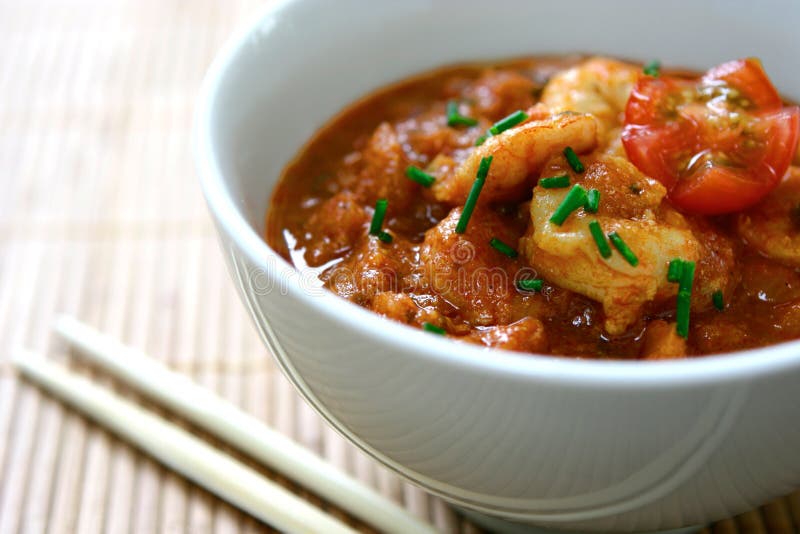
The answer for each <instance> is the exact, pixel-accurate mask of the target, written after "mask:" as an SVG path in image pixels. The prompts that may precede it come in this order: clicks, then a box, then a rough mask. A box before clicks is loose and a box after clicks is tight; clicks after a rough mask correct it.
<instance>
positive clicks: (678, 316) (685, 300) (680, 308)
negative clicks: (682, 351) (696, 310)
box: [675, 289, 692, 338]
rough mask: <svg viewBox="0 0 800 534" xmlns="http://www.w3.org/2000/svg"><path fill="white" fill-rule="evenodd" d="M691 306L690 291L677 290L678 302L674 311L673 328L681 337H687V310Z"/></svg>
mask: <svg viewBox="0 0 800 534" xmlns="http://www.w3.org/2000/svg"><path fill="white" fill-rule="evenodd" d="M691 306H692V292H691V291H686V290H683V289H682V290H680V291H678V304H677V309H676V312H675V322H676V325H675V330H676V332H677V333H678V335H679V336H681V337H682V338H687V337H689V312H690V311H691Z"/></svg>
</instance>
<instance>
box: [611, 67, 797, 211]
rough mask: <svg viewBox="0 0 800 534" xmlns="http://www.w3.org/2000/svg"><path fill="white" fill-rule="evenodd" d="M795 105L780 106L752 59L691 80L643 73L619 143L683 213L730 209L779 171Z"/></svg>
mask: <svg viewBox="0 0 800 534" xmlns="http://www.w3.org/2000/svg"><path fill="white" fill-rule="evenodd" d="M799 129H800V109H799V108H797V107H783V104H782V102H781V99H780V96H779V95H778V93H777V91H776V90H775V88H774V87H773V86H772V83H770V81H769V79H768V78H767V76H766V74H765V73H764V70H763V69H762V68H761V64H760V63H759V62H758V61H757V60H755V59H743V60H738V61H731V62H728V63H724V64H722V65H719V66H717V67H714V68H713V69H711V70H709V71H708V72H707V73H706V74H705V75H704V76H703V77H702V78H701V79H700V80H699V81H689V80H683V79H678V78H670V77H667V76H662V77H659V78H653V77H651V76H643V77H642V78H640V79H639V81H638V82H637V84H636V85H635V86H634V88H633V90H632V91H631V96H630V98H629V100H628V104H627V107H626V109H625V127H624V129H623V132H622V143H623V145H624V146H625V151H626V152H627V154H628V158H630V160H631V161H632V162H633V164H634V165H636V166H637V167H638V168H639V169H640V170H641V171H642V172H644V173H645V174H647V175H650V176H652V177H653V178H655V179H657V180H659V181H660V182H661V183H663V184H664V185H665V186H666V187H667V189H668V191H669V198H670V200H671V201H672V203H673V204H674V205H675V206H676V207H678V208H679V209H681V210H683V211H685V212H689V213H699V214H718V213H729V212H733V211H738V210H741V209H743V208H746V207H748V206H751V205H753V204H755V203H756V202H758V201H759V200H761V199H762V198H763V197H764V196H765V195H766V194H767V193H769V192H770V191H771V190H772V189H774V188H775V187H776V186H777V185H778V183H779V182H780V180H781V178H782V177H783V176H784V175H785V174H786V171H787V170H788V168H789V165H790V163H791V161H792V157H793V155H794V152H795V150H796V147H797V137H798V130H799Z"/></svg>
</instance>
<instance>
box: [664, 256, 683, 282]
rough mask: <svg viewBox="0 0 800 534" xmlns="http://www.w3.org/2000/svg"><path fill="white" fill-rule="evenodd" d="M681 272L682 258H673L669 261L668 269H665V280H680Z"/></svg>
mask: <svg viewBox="0 0 800 534" xmlns="http://www.w3.org/2000/svg"><path fill="white" fill-rule="evenodd" d="M682 274H683V260H682V259H680V258H675V259H674V260H672V261H671V262H669V269H667V281H669V282H680V281H681V275H682Z"/></svg>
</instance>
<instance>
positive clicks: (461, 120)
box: [447, 100, 478, 126]
mask: <svg viewBox="0 0 800 534" xmlns="http://www.w3.org/2000/svg"><path fill="white" fill-rule="evenodd" d="M476 124H478V120H477V119H473V118H472V117H465V116H464V115H462V114H461V113H459V111H458V101H457V100H450V101H448V102H447V125H448V126H475V125H476Z"/></svg>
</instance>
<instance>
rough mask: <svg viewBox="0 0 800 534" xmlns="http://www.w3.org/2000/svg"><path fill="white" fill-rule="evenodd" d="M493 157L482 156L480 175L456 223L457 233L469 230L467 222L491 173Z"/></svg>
mask: <svg viewBox="0 0 800 534" xmlns="http://www.w3.org/2000/svg"><path fill="white" fill-rule="evenodd" d="M492 159H494V156H487V157H485V158H481V164H480V166H479V167H478V175H477V176H476V177H475V181H474V182H473V183H472V189H471V190H470V192H469V196H467V201H466V202H465V203H464V210H463V211H462V212H461V217H459V219H458V224H456V233H457V234H463V233H464V232H466V231H467V223H468V222H469V218H470V217H472V212H473V211H474V210H475V205H476V204H477V203H478V196H480V194H481V189H483V184H484V182H485V181H486V176H488V174H489V167H491V165H492Z"/></svg>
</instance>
